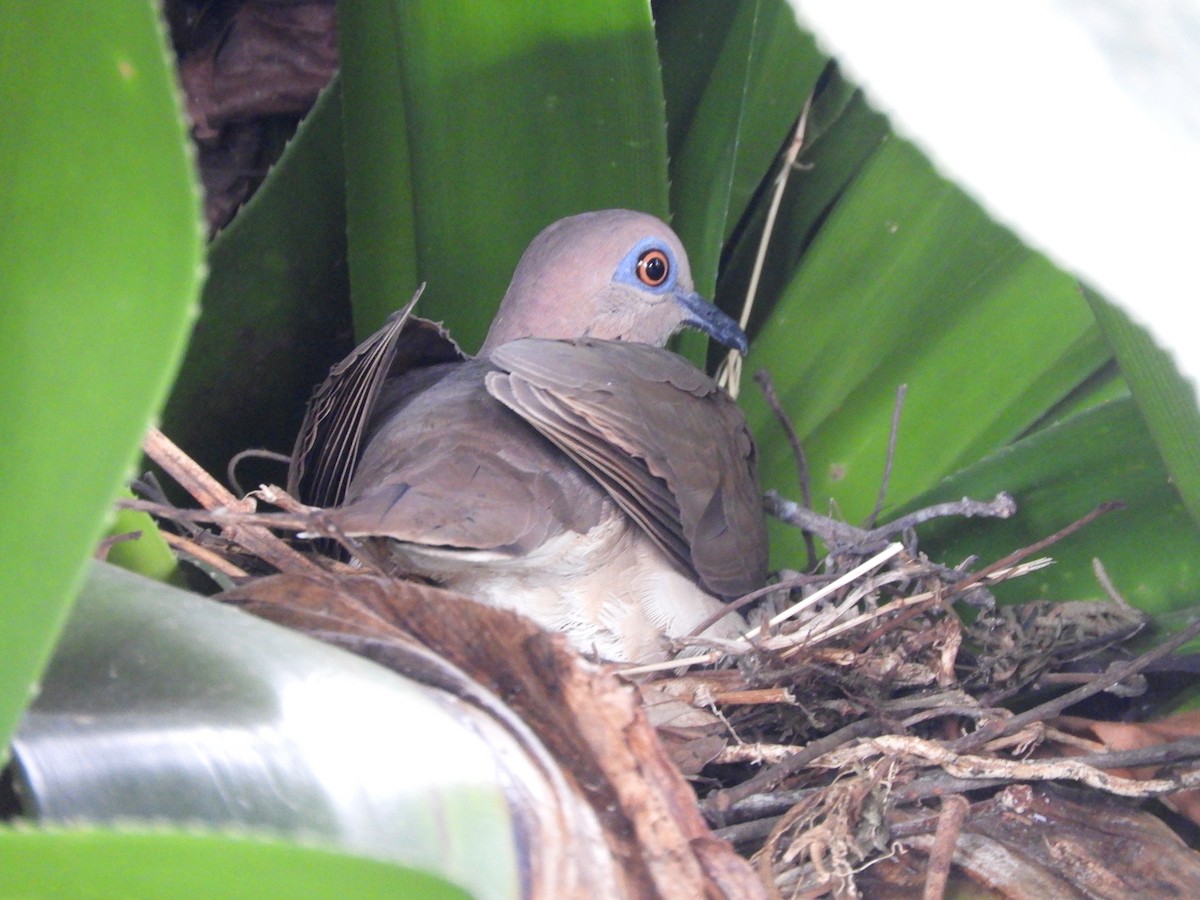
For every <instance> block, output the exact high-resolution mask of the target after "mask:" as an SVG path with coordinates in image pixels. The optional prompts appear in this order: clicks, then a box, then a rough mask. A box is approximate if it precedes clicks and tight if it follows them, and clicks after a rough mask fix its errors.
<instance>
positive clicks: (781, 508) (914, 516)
mask: <svg viewBox="0 0 1200 900" xmlns="http://www.w3.org/2000/svg"><path fill="white" fill-rule="evenodd" d="M763 507H764V508H765V509H766V511H767V512H768V513H770V514H771V515H773V516H775V518H777V519H779V520H780V521H783V522H786V523H787V524H788V525H795V526H796V527H797V528H800V529H803V530H805V531H811V532H814V533H815V534H818V535H820V536H821V538H822V539H823V540H824V541H825V542H826V543H832V544H838V545H842V546H853V547H868V546H871V545H874V544H878V543H882V542H883V541H886V540H889V539H890V538H891V537H892V536H893V535H896V534H899V533H900V532H902V531H906V530H908V529H909V528H915V527H916V526H917V525H923V524H925V523H926V522H928V521H930V520H932V519H940V518H945V517H948V516H962V517H964V518H968V519H970V518H976V517H983V518H993V519H1008V518H1011V517H1012V516H1013V515H1014V514H1015V513H1016V511H1017V504H1016V501H1015V500H1013V498H1012V497H1011V496H1010V495H1009V494H1006V493H1004V492H1001V493H999V494H997V495H996V496H995V497H993V498H992V499H991V500H972V499H971V498H969V497H963V498H962V499H961V500H951V501H948V502H946V503H937V504H934V505H933V506H927V507H925V508H924V509H918V510H916V511H914V512H911V513H909V514H908V515H906V516H901V517H900V518H899V519H895V520H893V521H891V522H887V523H885V524H883V525H880V526H879V527H878V528H873V529H871V530H869V531H868V530H867V529H864V528H857V527H856V526H854V525H850V524H848V523H846V522H841V521H839V520H837V519H832V518H830V517H829V516H823V515H821V514H820V513H817V512H813V511H812V510H811V509H808V508H806V507H804V506H801V505H800V504H798V503H796V502H795V501H794V500H787V499H785V498H784V497H782V496H781V495H780V494H779V492H778V491H767V493H766V495H765V497H764V499H763ZM1064 537H1065V535H1064ZM1007 559H1008V557H1005V560H1007ZM1003 562H1004V560H1000V563H1003ZM995 565H999V563H996V564H995ZM972 577H973V576H972Z"/></svg>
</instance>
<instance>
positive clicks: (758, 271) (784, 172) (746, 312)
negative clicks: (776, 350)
mask: <svg viewBox="0 0 1200 900" xmlns="http://www.w3.org/2000/svg"><path fill="white" fill-rule="evenodd" d="M812 101H813V98H812V94H809V95H808V99H807V100H805V101H804V109H803V110H801V112H800V119H799V120H798V121H797V122H796V130H795V132H793V134H792V141H791V143H790V144H788V148H787V151H786V152H785V153H784V155H783V163H782V164H781V165H780V167H779V175H777V176H776V178H775V193H774V194H772V195H771V205H770V207H769V208H768V209H767V220H766V222H765V223H764V224H763V233H762V237H761V238H759V241H758V253H757V255H756V256H755V257H754V269H753V270H752V271H751V272H750V284H749V285H747V287H746V299H745V300H744V301H742V315H741V317H740V318H739V319H738V324H739V325H740V326H741V328H742V330H743V331H745V330H746V326H747V325H748V324H749V323H750V310H752V309H753V308H754V298H755V296H756V295H757V294H758V282H759V279H760V278H761V277H762V270H763V264H764V263H765V262H766V258H767V245H768V244H769V243H770V242H771V233H772V232H774V230H775V218H776V216H778V215H779V204H780V203H781V202H782V201H783V191H784V189H785V188H786V187H787V183H788V178H789V177H791V174H792V170H793V169H795V168H796V160H797V158H798V157H799V156H800V149H801V148H802V147H803V146H804V132H805V131H806V130H807V129H808V113H809V111H810V110H811V109H812ZM741 380H742V356H741V354H740V353H738V352H737V351H736V350H730V351H729V353H728V354H726V356H725V359H724V360H723V361H722V362H721V365H720V366H719V367H718V369H717V384H719V385H720V386H721V387H723V388H725V390H727V391H728V392H729V396H731V397H733V399H735V400H736V399H737V395H738V389H739V386H740V384H741Z"/></svg>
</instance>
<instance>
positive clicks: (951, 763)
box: [839, 734, 1200, 797]
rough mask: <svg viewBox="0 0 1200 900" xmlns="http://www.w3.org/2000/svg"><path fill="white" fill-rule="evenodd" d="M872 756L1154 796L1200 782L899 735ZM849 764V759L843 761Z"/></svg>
mask: <svg viewBox="0 0 1200 900" xmlns="http://www.w3.org/2000/svg"><path fill="white" fill-rule="evenodd" d="M856 750H857V751H858V754H857V755H861V757H862V758H863V759H866V758H868V756H869V755H870V754H871V751H874V752H877V753H879V754H880V755H883V756H907V757H910V758H913V759H919V760H921V761H923V762H926V763H929V764H932V765H936V766H939V767H941V768H942V769H944V770H945V771H947V772H949V773H950V774H951V775H954V776H956V777H958V778H969V779H973V778H1005V779H1008V780H1010V781H1078V782H1080V783H1082V784H1086V785H1088V786H1089V787H1093V788H1096V789H1097V790H1102V791H1106V792H1107V793H1110V794H1115V795H1117V796H1119V797H1154V796H1158V795H1161V794H1169V793H1172V792H1174V791H1177V790H1180V789H1182V788H1187V787H1194V786H1196V785H1200V769H1198V770H1188V771H1184V772H1180V773H1176V774H1175V775H1174V776H1173V777H1171V778H1154V779H1137V778H1124V777H1121V776H1118V775H1111V774H1109V773H1107V772H1102V771H1100V770H1099V769H1097V768H1096V767H1094V766H1091V765H1088V764H1087V763H1085V762H1082V761H1081V760H1080V758H1079V757H1061V758H1058V759H1034V760H1012V759H1000V758H998V757H990V756H972V755H968V754H959V753H956V752H954V751H953V750H951V749H949V748H947V747H945V746H943V745H941V744H939V743H937V742H935V741H927V740H923V739H921V738H916V737H907V736H903V735H898V734H885V735H879V736H878V737H873V738H871V739H870V740H868V741H865V742H864V743H863V744H862V745H860V746H859V747H858V748H856ZM839 763H840V764H842V765H845V760H839Z"/></svg>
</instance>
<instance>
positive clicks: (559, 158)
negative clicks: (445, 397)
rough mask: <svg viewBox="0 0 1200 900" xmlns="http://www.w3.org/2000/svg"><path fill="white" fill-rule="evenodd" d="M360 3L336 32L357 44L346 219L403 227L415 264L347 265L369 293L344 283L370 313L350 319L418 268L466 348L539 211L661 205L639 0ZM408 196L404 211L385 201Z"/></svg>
mask: <svg viewBox="0 0 1200 900" xmlns="http://www.w3.org/2000/svg"><path fill="white" fill-rule="evenodd" d="M354 2H357V3H366V4H367V6H366V7H355V6H354ZM354 2H352V3H351V7H350V8H345V9H343V23H342V28H343V34H342V36H341V41H342V45H343V47H344V48H346V50H347V51H349V50H350V49H351V48H355V49H356V50H357V51H359V52H360V53H361V55H362V56H363V57H364V58H361V59H356V60H354V61H352V62H350V64H349V65H346V67H345V71H344V77H345V78H346V80H347V86H346V97H347V107H346V111H345V130H346V133H345V140H346V143H347V145H348V146H350V145H354V146H355V147H356V148H357V150H356V152H354V153H352V154H351V155H350V156H349V157H348V163H349V164H350V165H352V166H353V168H351V169H350V170H349V171H348V172H347V179H348V181H349V183H350V185H351V188H350V193H349V196H350V199H351V202H352V204H353V205H352V206H351V208H350V210H349V219H350V233H351V236H352V240H358V239H360V237H361V235H362V234H363V233H364V231H365V230H366V229H369V228H372V227H376V226H378V227H382V228H385V229H389V231H392V230H394V233H388V234H385V235H382V236H380V235H373V236H372V237H371V240H372V241H373V242H381V243H382V244H383V246H384V247H386V246H387V245H389V244H391V245H394V246H396V247H397V248H398V252H400V253H407V252H408V251H407V249H406V248H407V247H408V245H409V244H410V243H411V244H412V245H413V246H414V247H415V256H416V266H417V271H416V272H415V273H413V272H408V271H404V267H403V266H400V265H395V266H389V267H388V271H387V272H386V273H385V272H377V273H373V274H371V275H369V276H368V275H362V276H361V279H360V275H359V274H358V273H356V274H355V276H354V283H355V285H356V289H357V287H358V286H362V287H363V289H364V291H367V292H369V293H370V296H364V297H357V296H356V298H355V305H356V309H361V313H359V316H360V317H361V318H362V319H363V320H364V323H365V322H368V321H369V322H370V324H360V325H359V328H360V330H361V331H367V330H370V328H371V327H372V325H373V324H375V323H376V322H377V321H378V319H379V317H380V315H381V310H382V309H386V308H392V309H394V308H397V307H399V306H400V305H402V304H403V302H404V301H405V300H407V299H408V296H409V294H410V293H411V290H412V286H413V284H414V283H416V282H422V281H424V282H427V283H428V288H427V290H426V292H425V294H424V296H423V299H422V301H421V306H420V309H419V312H421V313H422V314H423V315H426V316H429V317H432V318H436V319H445V320H446V321H447V322H448V324H449V325H450V326H451V328H452V331H453V332H454V334H455V336H456V338H458V339H459V340H460V341H461V343H462V344H463V346H464V349H466V350H468V351H474V350H475V348H476V347H477V346H478V345H479V343H480V342H481V340H482V338H483V335H484V333H485V331H486V328H487V324H488V323H489V322H490V321H491V318H492V315H493V313H494V312H495V309H496V305H497V304H498V303H499V300H500V297H501V295H502V294H503V292H504V288H505V286H506V285H507V283H508V279H509V278H510V276H511V275H512V270H513V268H514V267H515V265H516V262H517V259H518V258H519V257H520V254H521V251H522V250H524V248H525V246H526V245H527V244H528V242H529V240H530V239H531V238H532V237H533V236H534V234H536V233H537V232H538V231H539V230H540V229H541V228H542V227H544V226H545V225H547V224H549V223H550V222H551V221H553V220H554V219H557V218H559V217H561V216H564V215H569V214H571V213H575V212H582V211H584V210H587V209H598V208H603V207H612V206H628V207H634V208H638V209H642V210H645V211H647V212H652V213H656V214H659V215H665V214H666V211H667V171H666V126H665V123H664V119H663V96H662V85H661V81H660V79H659V71H658V60H657V57H656V55H655V49H654V33H653V29H652V25H651V21H650V15H649V6H648V5H647V4H646V3H645V2H636V0H620V2H613V0H588V2H579V3H570V4H551V5H547V4H544V3H535V2H533V0H518V2H510V3H506V4H504V5H503V6H496V7H492V8H490V9H489V10H488V11H486V12H485V11H483V10H482V9H481V7H480V6H479V5H478V4H475V3H467V2H464V0H451V2H446V0H416V2H414V0H403V2H400V0H392V2H390V3H388V4H386V6H384V5H383V4H371V3H367V0H354ZM372 6H373V7H384V8H375V9H370V8H368V7H372ZM346 29H349V33H346V31H345V30H346ZM362 29H372V30H373V31H374V33H373V34H370V35H364V34H361V33H360V31H361V30H362ZM397 77H398V78H399V80H400V85H399V90H397V85H396V83H395V82H396V79H397ZM356 79H361V80H362V82H363V83H356ZM400 133H403V135H404V140H403V141H402V140H400V139H399V138H398V137H397V135H399V134H400ZM360 167H361V168H360ZM389 173H390V177H394V178H396V179H404V178H406V177H410V178H411V182H412V183H411V188H410V189H406V188H404V187H403V186H397V185H390V186H388V187H385V188H377V187H376V186H375V185H374V184H373V182H372V179H377V178H379V177H380V176H381V175H383V176H384V177H387V176H388V175H389ZM406 196H411V198H412V204H413V209H412V211H411V212H404V211H401V210H396V209H394V208H392V207H393V206H394V204H396V203H398V202H403V199H404V198H405V197H406ZM381 206H382V207H383V208H380V207H381ZM410 217H411V222H412V226H411V227H412V229H413V233H414V235H413V236H410V235H409V234H407V233H406V231H407V229H408V228H409V224H408V223H409V221H410ZM379 255H380V250H379V246H378V244H377V245H376V246H375V249H374V250H371V251H367V250H364V251H363V255H362V256H361V257H360V256H359V251H358V247H357V246H352V249H351V258H352V260H354V262H355V264H357V263H358V261H359V260H360V259H361V260H362V261H363V263H364V264H365V265H371V264H372V263H371V260H372V259H373V258H374V259H378V256H379ZM380 295H382V296H380ZM360 304H361V306H360Z"/></svg>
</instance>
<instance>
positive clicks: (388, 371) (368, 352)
mask: <svg viewBox="0 0 1200 900" xmlns="http://www.w3.org/2000/svg"><path fill="white" fill-rule="evenodd" d="M420 296H421V291H420V290H418V291H417V293H416V294H415V295H414V296H413V298H412V300H410V301H409V302H408V304H407V305H405V307H404V308H403V309H401V310H399V311H398V312H396V313H395V314H393V315H392V316H391V317H390V318H389V319H388V320H387V322H386V323H385V324H384V326H383V327H382V328H380V329H379V330H378V331H376V332H375V333H374V334H373V335H371V336H370V337H369V338H367V339H366V340H365V341H363V342H362V343H361V344H359V345H358V346H357V347H356V348H355V349H354V350H353V351H352V352H351V353H350V355H349V356H347V357H346V358H345V359H344V360H342V361H341V362H340V363H338V364H337V365H336V366H334V367H333V369H331V370H330V372H329V377H328V378H326V379H325V381H324V382H323V383H322V384H321V385H320V386H319V387H318V388H317V389H316V390H315V391H314V392H313V395H312V399H310V400H309V402H308V408H307V409H306V410H305V414H304V422H303V423H302V424H301V426H300V431H299V433H298V434H297V436H296V443H295V446H294V447H293V449H292V462H291V467H290V468H289V470H288V493H290V494H291V495H292V496H294V497H296V498H298V499H299V500H300V501H301V502H303V503H307V504H309V505H310V506H323V507H329V506H336V505H337V504H339V503H340V502H341V501H342V498H343V497H344V496H345V492H346V486H347V485H348V484H349V483H350V478H351V476H352V475H353V473H354V467H355V466H356V465H357V463H358V459H359V456H360V451H361V447H362V440H363V435H364V433H365V431H366V429H367V426H368V423H369V421H370V418H371V415H372V411H373V410H374V407H375V405H376V400H377V399H378V396H379V391H380V389H381V387H382V386H383V383H384V381H385V379H386V378H387V377H388V376H389V375H394V374H395V373H396V372H397V371H404V370H407V369H410V368H414V367H418V366H427V365H432V364H435V363H439V362H445V361H447V360H452V359H462V358H463V356H462V352H461V351H460V350H459V349H458V346H457V345H456V344H455V343H454V342H453V341H452V340H450V338H449V336H447V335H446V333H445V332H444V331H443V330H442V329H441V327H440V326H438V325H436V324H434V323H433V322H429V321H427V320H425V319H420V318H417V317H416V316H412V315H410V313H411V312H412V308H413V306H414V305H415V304H416V302H417V300H418V298H420Z"/></svg>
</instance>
